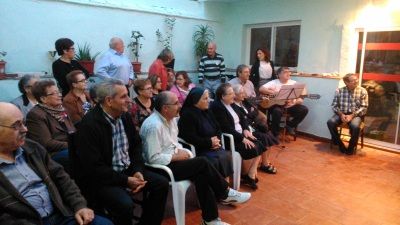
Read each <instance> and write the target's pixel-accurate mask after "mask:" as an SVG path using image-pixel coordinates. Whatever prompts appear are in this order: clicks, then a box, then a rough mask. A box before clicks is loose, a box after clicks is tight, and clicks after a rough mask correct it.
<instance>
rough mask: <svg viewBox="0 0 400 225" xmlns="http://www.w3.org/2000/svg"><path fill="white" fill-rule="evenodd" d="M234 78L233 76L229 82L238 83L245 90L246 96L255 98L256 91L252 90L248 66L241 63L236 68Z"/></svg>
mask: <svg viewBox="0 0 400 225" xmlns="http://www.w3.org/2000/svg"><path fill="white" fill-rule="evenodd" d="M236 76H237V77H236V78H233V79H232V80H230V81H229V83H230V84H231V85H232V86H233V85H235V84H240V85H242V86H243V88H244V91H245V92H246V98H255V97H256V92H255V90H254V85H253V82H251V80H249V79H250V68H249V67H248V66H247V65H244V64H241V65H239V66H238V67H237V68H236Z"/></svg>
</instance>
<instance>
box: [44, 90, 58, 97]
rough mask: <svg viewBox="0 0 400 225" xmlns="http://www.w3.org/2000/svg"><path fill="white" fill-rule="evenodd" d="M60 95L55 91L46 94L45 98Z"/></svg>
mask: <svg viewBox="0 0 400 225" xmlns="http://www.w3.org/2000/svg"><path fill="white" fill-rule="evenodd" d="M60 94H61V93H60V92H59V91H55V92H53V93H49V94H46V96H52V95H57V96H58V95H60Z"/></svg>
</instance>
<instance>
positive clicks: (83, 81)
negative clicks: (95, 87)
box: [75, 79, 87, 83]
mask: <svg viewBox="0 0 400 225" xmlns="http://www.w3.org/2000/svg"><path fill="white" fill-rule="evenodd" d="M86 82H87V80H86V79H82V80H78V81H75V83H86Z"/></svg>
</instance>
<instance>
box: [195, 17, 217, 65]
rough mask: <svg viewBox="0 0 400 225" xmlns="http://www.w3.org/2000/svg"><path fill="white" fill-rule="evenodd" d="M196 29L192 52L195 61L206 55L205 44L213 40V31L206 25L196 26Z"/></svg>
mask: <svg viewBox="0 0 400 225" xmlns="http://www.w3.org/2000/svg"><path fill="white" fill-rule="evenodd" d="M196 27H197V28H198V29H197V30H196V31H195V32H194V34H193V41H194V51H195V54H196V56H197V59H198V60H200V58H201V57H202V56H204V55H206V54H207V44H208V43H209V42H210V41H212V40H214V38H215V34H214V31H213V30H212V29H211V27H210V26H208V25H197V26H196Z"/></svg>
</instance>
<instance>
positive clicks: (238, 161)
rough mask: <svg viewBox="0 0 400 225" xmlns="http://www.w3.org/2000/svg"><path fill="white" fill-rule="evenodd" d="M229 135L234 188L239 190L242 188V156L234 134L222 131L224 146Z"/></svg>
mask: <svg viewBox="0 0 400 225" xmlns="http://www.w3.org/2000/svg"><path fill="white" fill-rule="evenodd" d="M224 137H227V138H228V139H229V146H230V150H231V153H232V166H233V189H235V190H237V191H239V189H240V175H241V169H242V157H241V156H240V154H239V152H237V151H236V150H235V140H234V139H233V135H232V134H228V133H222V135H221V143H222V147H223V148H224V149H226V148H225V139H224Z"/></svg>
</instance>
